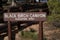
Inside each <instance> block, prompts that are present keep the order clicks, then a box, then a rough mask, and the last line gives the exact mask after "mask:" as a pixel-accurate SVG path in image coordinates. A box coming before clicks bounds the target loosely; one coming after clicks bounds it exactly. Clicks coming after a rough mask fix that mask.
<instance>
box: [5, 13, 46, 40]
mask: <svg viewBox="0 0 60 40" xmlns="http://www.w3.org/2000/svg"><path fill="white" fill-rule="evenodd" d="M8 20H9V21H11V22H13V21H39V34H38V40H43V21H45V20H46V13H45V12H29V13H28V12H22V13H4V21H8ZM8 32H9V40H12V39H11V28H10V22H8Z"/></svg>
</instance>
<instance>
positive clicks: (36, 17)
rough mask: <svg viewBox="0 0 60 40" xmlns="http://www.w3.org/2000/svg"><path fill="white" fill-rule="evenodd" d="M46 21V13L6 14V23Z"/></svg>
mask: <svg viewBox="0 0 60 40" xmlns="http://www.w3.org/2000/svg"><path fill="white" fill-rule="evenodd" d="M8 20H10V21H45V20H46V13H45V12H22V13H4V21H8Z"/></svg>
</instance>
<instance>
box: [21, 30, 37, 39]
mask: <svg viewBox="0 0 60 40" xmlns="http://www.w3.org/2000/svg"><path fill="white" fill-rule="evenodd" d="M22 34H23V35H22ZM21 37H22V40H37V37H38V36H37V34H36V33H32V32H30V31H23V32H21Z"/></svg>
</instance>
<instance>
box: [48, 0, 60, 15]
mask: <svg viewBox="0 0 60 40" xmlns="http://www.w3.org/2000/svg"><path fill="white" fill-rule="evenodd" d="M47 4H48V7H49V10H50V12H51V13H52V14H55V13H59V14H60V1H59V0H48V3H47Z"/></svg>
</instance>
